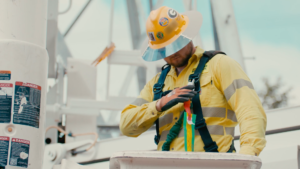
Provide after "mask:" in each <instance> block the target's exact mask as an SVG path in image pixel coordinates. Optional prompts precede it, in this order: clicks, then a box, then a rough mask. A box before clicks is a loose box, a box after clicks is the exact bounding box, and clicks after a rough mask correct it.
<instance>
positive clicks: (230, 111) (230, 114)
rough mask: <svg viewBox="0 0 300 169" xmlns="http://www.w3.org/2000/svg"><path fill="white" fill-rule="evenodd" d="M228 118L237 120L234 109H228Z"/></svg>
mask: <svg viewBox="0 0 300 169" xmlns="http://www.w3.org/2000/svg"><path fill="white" fill-rule="evenodd" d="M227 119H230V120H232V121H234V122H237V119H236V115H235V112H234V111H232V110H227Z"/></svg>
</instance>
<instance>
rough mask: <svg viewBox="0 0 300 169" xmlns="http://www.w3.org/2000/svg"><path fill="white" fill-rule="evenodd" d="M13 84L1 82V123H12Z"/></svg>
mask: <svg viewBox="0 0 300 169" xmlns="http://www.w3.org/2000/svg"><path fill="white" fill-rule="evenodd" d="M12 95H13V84H11V83H0V123H10V117H11V107H12Z"/></svg>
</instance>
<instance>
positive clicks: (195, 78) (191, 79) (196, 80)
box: [189, 74, 201, 93]
mask: <svg viewBox="0 0 300 169" xmlns="http://www.w3.org/2000/svg"><path fill="white" fill-rule="evenodd" d="M199 80H200V78H199V74H191V75H190V76H189V83H194V84H193V85H194V86H195V90H194V91H196V92H198V93H199V92H200V91H201V88H200V81H199Z"/></svg>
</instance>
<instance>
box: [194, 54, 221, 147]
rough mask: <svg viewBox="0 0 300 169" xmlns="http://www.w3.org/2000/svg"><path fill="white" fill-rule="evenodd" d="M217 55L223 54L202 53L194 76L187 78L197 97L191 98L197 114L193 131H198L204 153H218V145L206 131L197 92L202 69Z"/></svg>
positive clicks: (199, 89)
mask: <svg viewBox="0 0 300 169" xmlns="http://www.w3.org/2000/svg"><path fill="white" fill-rule="evenodd" d="M217 54H225V53H223V52H220V51H206V52H204V53H203V56H202V58H201V59H200V62H199V64H198V67H197V68H196V70H195V72H194V74H191V75H190V77H189V81H190V82H192V81H193V80H194V84H195V91H197V95H196V96H195V97H193V99H192V103H193V110H194V112H195V113H197V116H196V124H195V129H197V130H198V131H199V134H200V136H201V138H202V141H203V143H204V150H205V152H218V145H217V144H216V142H214V141H213V140H212V138H211V135H210V133H209V131H208V129H207V126H206V123H205V119H204V117H203V112H202V107H201V102H200V96H199V92H200V91H201V88H200V76H201V73H202V71H203V69H204V66H205V64H206V63H207V62H208V61H209V60H210V59H211V58H213V57H214V56H215V55H217Z"/></svg>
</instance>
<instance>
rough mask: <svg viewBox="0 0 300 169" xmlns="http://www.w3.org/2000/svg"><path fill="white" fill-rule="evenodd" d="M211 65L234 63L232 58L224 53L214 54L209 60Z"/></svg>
mask: <svg viewBox="0 0 300 169" xmlns="http://www.w3.org/2000/svg"><path fill="white" fill-rule="evenodd" d="M210 63H211V65H216V66H217V67H218V66H220V65H224V64H233V63H236V61H235V60H234V59H232V58H231V57H229V56H228V55H226V54H221V53H220V54H216V55H215V56H214V57H213V58H212V59H211V60H210Z"/></svg>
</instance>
